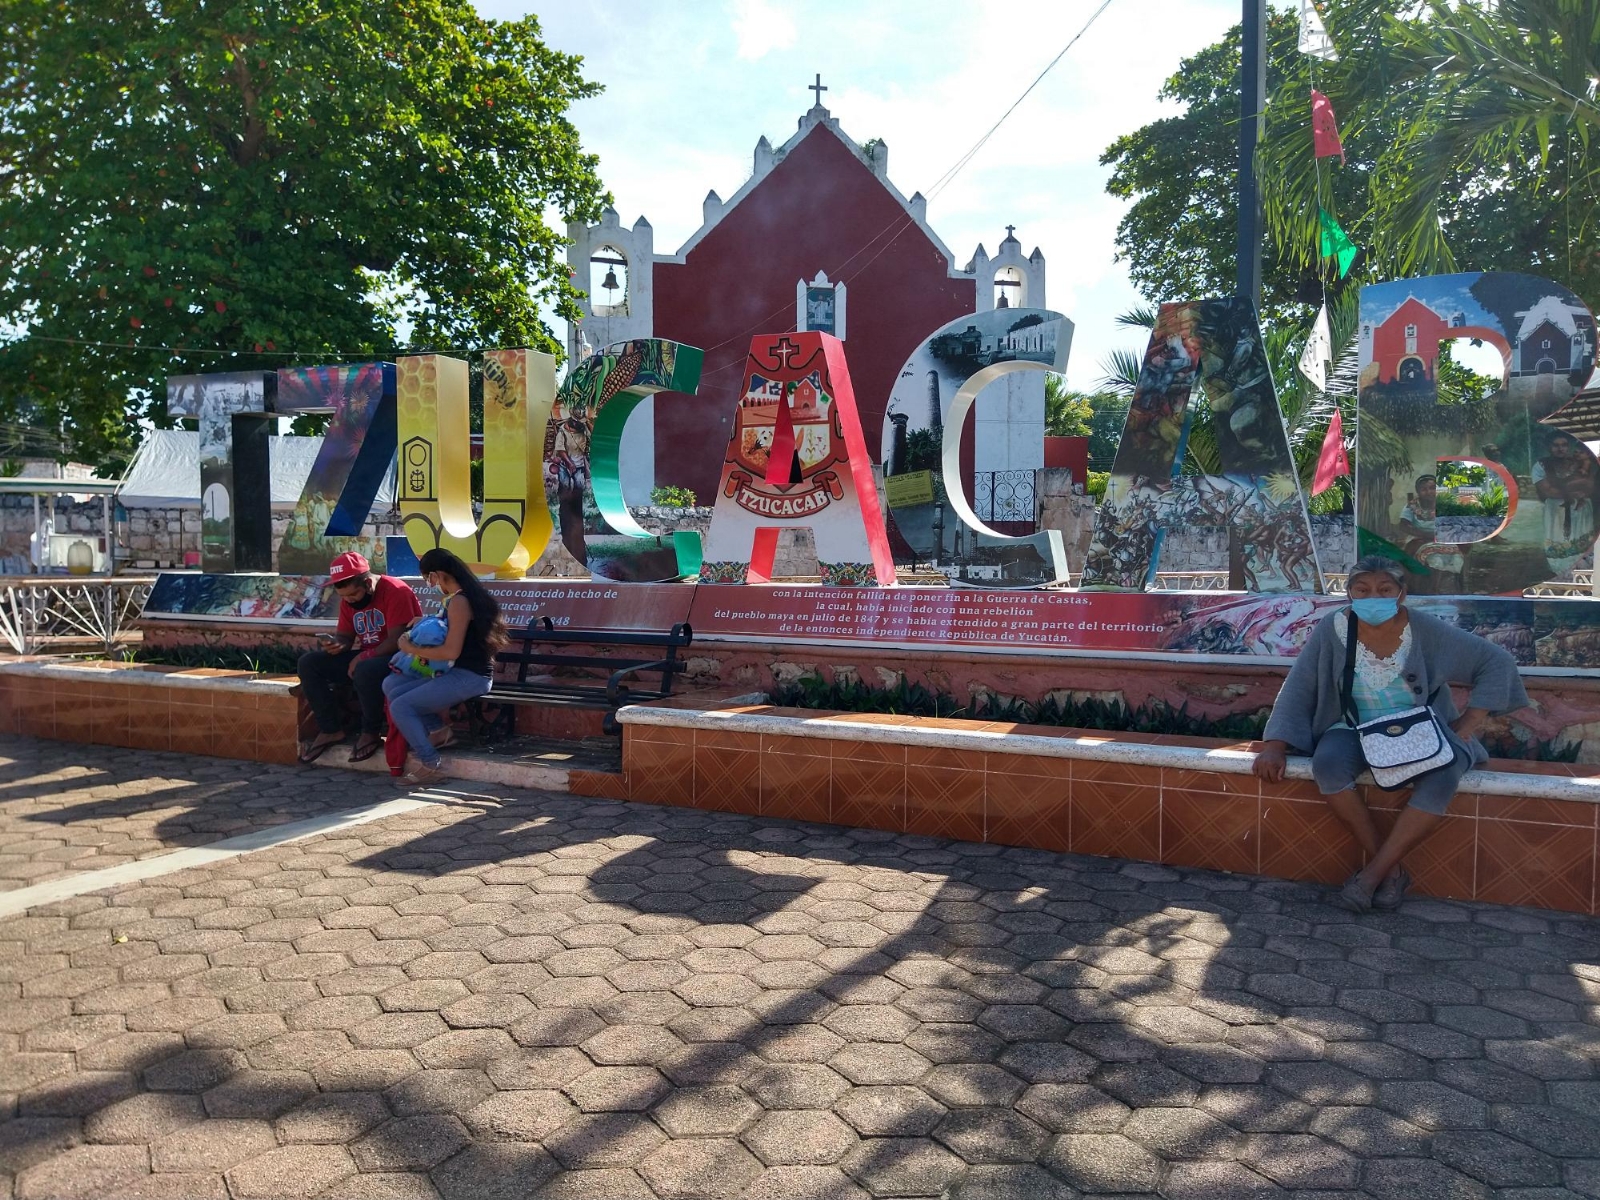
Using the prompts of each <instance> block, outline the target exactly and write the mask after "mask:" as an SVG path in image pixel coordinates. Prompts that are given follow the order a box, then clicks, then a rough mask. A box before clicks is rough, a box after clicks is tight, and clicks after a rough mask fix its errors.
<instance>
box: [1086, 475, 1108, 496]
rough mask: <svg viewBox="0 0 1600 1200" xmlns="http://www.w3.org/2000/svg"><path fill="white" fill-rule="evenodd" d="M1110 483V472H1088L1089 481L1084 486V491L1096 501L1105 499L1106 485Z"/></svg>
mask: <svg viewBox="0 0 1600 1200" xmlns="http://www.w3.org/2000/svg"><path fill="white" fill-rule="evenodd" d="M1110 482H1111V472H1110V471H1090V472H1089V481H1088V483H1086V484H1085V485H1084V489H1083V490H1084V491H1085V492H1087V493H1088V494H1089V495H1091V496H1093V497H1094V498H1095V499H1096V500H1104V499H1105V498H1106V485H1107V484H1109V483H1110Z"/></svg>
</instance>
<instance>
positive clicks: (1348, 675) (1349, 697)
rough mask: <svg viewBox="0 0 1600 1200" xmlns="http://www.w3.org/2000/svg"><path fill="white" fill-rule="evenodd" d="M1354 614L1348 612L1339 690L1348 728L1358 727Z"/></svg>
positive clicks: (1359, 722)
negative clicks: (1342, 679)
mask: <svg viewBox="0 0 1600 1200" xmlns="http://www.w3.org/2000/svg"><path fill="white" fill-rule="evenodd" d="M1355 691H1356V614H1355V610H1354V609H1351V610H1350V624H1349V626H1348V627H1347V628H1346V630H1345V636H1344V681H1343V686H1341V687H1340V689H1339V702H1340V706H1341V707H1342V709H1343V710H1344V719H1345V720H1346V721H1348V722H1349V723H1350V728H1351V729H1355V728H1357V727H1359V726H1360V724H1361V721H1360V715H1359V714H1358V713H1357V712H1356V698H1355Z"/></svg>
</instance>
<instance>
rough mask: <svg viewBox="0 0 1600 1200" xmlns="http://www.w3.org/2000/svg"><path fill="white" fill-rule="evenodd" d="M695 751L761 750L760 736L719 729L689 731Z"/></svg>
mask: <svg viewBox="0 0 1600 1200" xmlns="http://www.w3.org/2000/svg"><path fill="white" fill-rule="evenodd" d="M687 732H689V733H691V734H693V735H694V748H695V750H696V751H697V752H698V751H701V750H749V751H752V752H754V751H759V750H760V749H761V736H760V735H759V734H755V733H734V732H732V731H731V730H721V729H691V730H688V731H687Z"/></svg>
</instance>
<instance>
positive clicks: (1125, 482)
mask: <svg viewBox="0 0 1600 1200" xmlns="http://www.w3.org/2000/svg"><path fill="white" fill-rule="evenodd" d="M1196 383H1198V384H1199V386H1200V388H1201V390H1202V391H1203V392H1204V394H1205V400H1206V403H1207V404H1209V405H1210V408H1211V417H1212V419H1211V428H1212V430H1213V432H1214V433H1215V436H1216V441H1217V457H1218V458H1219V459H1220V461H1221V466H1222V474H1220V475H1182V476H1180V475H1178V474H1177V469H1178V467H1179V465H1180V464H1181V462H1182V457H1183V451H1184V448H1185V442H1186V434H1187V429H1188V425H1187V414H1188V407H1189V398H1190V393H1191V392H1192V391H1193V390H1194V387H1195V385H1196ZM1180 525H1189V526H1213V527H1220V528H1225V529H1228V530H1230V531H1231V532H1232V534H1233V535H1234V536H1235V537H1236V539H1237V541H1236V545H1237V546H1238V548H1239V560H1240V566H1241V568H1242V571H1243V575H1244V582H1245V587H1246V589H1247V590H1249V591H1252V592H1306V591H1321V590H1322V572H1321V569H1320V568H1319V566H1318V563H1317V553H1316V546H1315V544H1314V543H1313V542H1312V540H1311V520H1310V517H1309V516H1308V514H1307V513H1306V503H1305V497H1304V496H1303V495H1302V494H1301V492H1300V482H1299V476H1298V475H1297V474H1296V471H1295V464H1294V458H1293V456H1292V455H1291V454H1290V452H1289V435H1288V431H1287V430H1286V429H1285V428H1284V423H1283V413H1282V410H1281V409H1280V408H1279V406H1278V396H1277V392H1276V391H1275V389H1274V388H1273V386H1272V372H1271V369H1270V368H1269V366H1268V363H1267V358H1266V352H1265V350H1264V349H1263V347H1262V344H1261V329H1260V326H1259V325H1258V323H1257V321H1256V314H1255V307H1254V306H1253V305H1252V304H1251V303H1250V302H1249V301H1248V300H1243V299H1240V298H1237V297H1230V298H1227V299H1221V300H1200V301H1196V302H1191V303H1186V304H1163V305H1162V306H1161V311H1160V312H1159V314H1158V315H1157V319H1156V326H1155V329H1154V330H1153V331H1152V332H1151V334H1150V344H1149V347H1148V348H1147V349H1146V350H1145V357H1144V367H1143V369H1142V370H1141V371H1140V373H1139V384H1138V387H1137V389H1136V390H1135V392H1134V395H1133V403H1132V405H1131V406H1130V407H1129V409H1128V419H1127V422H1126V424H1125V425H1124V426H1123V430H1122V441H1121V443H1120V444H1119V445H1118V446H1117V457H1116V459H1115V461H1114V462H1113V463H1112V467H1111V479H1110V481H1109V483H1108V484H1107V487H1106V497H1105V501H1104V503H1102V504H1101V506H1100V511H1099V514H1098V517H1097V519H1096V522H1095V531H1094V540H1093V542H1091V543H1090V546H1089V556H1088V561H1087V563H1086V564H1085V568H1084V574H1083V586H1084V587H1098V588H1107V589H1114V588H1126V589H1133V590H1143V589H1144V587H1145V585H1146V584H1147V583H1149V582H1150V580H1151V578H1152V576H1153V575H1154V574H1155V569H1156V563H1157V561H1158V559H1159V556H1160V553H1161V539H1162V536H1163V534H1164V531H1165V530H1167V529H1171V528H1176V527H1178V526H1180Z"/></svg>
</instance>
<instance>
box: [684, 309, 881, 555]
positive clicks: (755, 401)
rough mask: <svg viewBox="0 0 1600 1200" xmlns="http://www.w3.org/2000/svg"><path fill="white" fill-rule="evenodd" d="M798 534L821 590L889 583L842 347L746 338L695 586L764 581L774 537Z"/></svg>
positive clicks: (813, 336)
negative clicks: (808, 542)
mask: <svg viewBox="0 0 1600 1200" xmlns="http://www.w3.org/2000/svg"><path fill="white" fill-rule="evenodd" d="M796 527H810V529H811V531H812V534H813V536H814V537H815V538H816V546H817V559H818V566H819V568H820V571H821V575H822V579H823V581H824V582H825V583H831V584H848V585H866V586H872V585H877V586H879V587H890V586H892V585H893V584H894V581H895V577H894V561H893V559H892V558H891V557H890V554H889V538H888V533H887V530H886V528H885V526H884V522H883V513H882V510H881V509H880V507H879V505H878V489H877V486H876V484H875V483H874V482H873V478H872V463H871V460H870V459H869V458H868V457H867V445H866V439H865V438H864V437H863V436H862V433H861V417H860V414H859V413H858V412H857V411H856V396H855V389H854V388H853V387H852V386H851V383H850V368H849V367H848V366H847V365H846V363H845V358H844V343H843V342H841V341H839V339H838V338H836V337H832V336H830V335H828V334H825V333H785V334H764V335H761V336H758V337H755V338H752V339H751V341H750V355H749V357H748V358H747V359H746V361H745V378H744V390H743V394H742V398H741V399H740V401H739V411H738V414H737V415H736V416H735V418H734V422H733V436H732V437H731V438H730V439H729V441H728V453H727V457H726V458H725V459H724V460H723V466H722V485H721V487H719V488H718V489H717V500H716V506H715V508H714V509H713V511H712V514H711V531H710V533H709V534H708V535H707V537H706V548H705V559H706V561H705V562H704V563H703V564H702V565H701V567H700V582H701V583H767V582H769V581H770V580H771V578H772V563H773V557H774V554H775V552H776V550H777V546H778V533H779V530H781V529H786V528H788V529H792V528H796Z"/></svg>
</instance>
